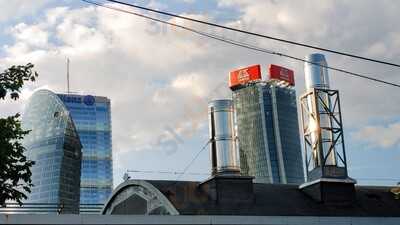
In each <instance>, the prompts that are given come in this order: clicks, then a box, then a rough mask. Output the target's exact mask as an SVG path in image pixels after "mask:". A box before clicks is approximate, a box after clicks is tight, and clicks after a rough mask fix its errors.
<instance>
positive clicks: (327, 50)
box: [83, 0, 400, 67]
mask: <svg viewBox="0 0 400 225" xmlns="http://www.w3.org/2000/svg"><path fill="white" fill-rule="evenodd" d="M83 1H85V0H83ZM106 1H108V2H113V3H117V4H121V5H125V6H129V7H133V8H137V9H141V10H146V11H150V12H154V13H158V14H162V15H166V16H171V17H175V18H179V19H184V20H189V21H192V22H196V23H200V24H205V25H208V26H213V27H218V28H222V29H226V30H230V31H235V32H239V33H244V34H247V35H252V36H256V37H261V38H266V39H270V40H274V41H279V42H283V43H287V44H291V45H297V46H301V47H305V48H311V49H316V50H319V51H324V52H330V53H334V54H339V55H343V56H347V57H351V58H357V59H361V60H366V61H370V62H375V63H380V64H384V65H389V66H394V67H400V64H395V63H391V62H386V61H382V60H377V59H372V58H367V57H364V56H359V55H355V54H351V53H346V52H341V51H337V50H332V49H328V48H322V47H318V46H315V45H309V44H304V43H300V42H295V41H290V40H286V39H282V38H277V37H272V36H269V35H265V34H259V33H254V32H250V31H246V30H241V29H237V28H233V27H228V26H223V25H220V24H216V23H211V22H206V21H202V20H198V19H193V18H190V17H186V16H181V15H177V14H173V13H170V12H165V11H161V10H156V9H151V8H148V7H143V6H138V5H134V4H130V3H126V2H121V1H116V0H106Z"/></svg>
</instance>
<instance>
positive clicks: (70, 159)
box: [22, 90, 82, 213]
mask: <svg viewBox="0 0 400 225" xmlns="http://www.w3.org/2000/svg"><path fill="white" fill-rule="evenodd" d="M22 125H23V127H24V129H26V130H31V132H30V133H29V134H28V135H27V136H26V137H25V139H24V143H23V145H24V147H25V148H26V149H27V152H26V153H27V157H28V158H29V159H31V160H33V161H35V165H34V166H33V167H32V182H33V184H34V187H33V188H32V192H31V193H30V194H29V195H28V201H27V202H30V203H53V204H60V205H64V206H63V208H64V209H63V213H78V212H79V196H80V195H79V191H80V189H79V188H80V176H81V157H82V154H81V148H82V147H81V143H80V140H79V136H78V134H77V132H76V129H75V125H74V123H73V121H72V119H71V117H70V115H69V112H68V110H67V109H66V107H65V105H64V104H63V102H62V101H61V100H60V99H59V97H58V96H57V95H56V94H54V93H53V92H51V91H48V90H39V91H37V92H35V93H34V94H33V95H32V97H31V98H30V100H29V103H28V105H27V106H26V108H25V112H24V115H23V119H22Z"/></svg>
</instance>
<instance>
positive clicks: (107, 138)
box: [58, 94, 113, 204]
mask: <svg viewBox="0 0 400 225" xmlns="http://www.w3.org/2000/svg"><path fill="white" fill-rule="evenodd" d="M58 96H59V98H60V99H61V100H62V101H63V103H64V105H65V106H66V108H67V109H68V111H69V112H70V115H71V117H72V119H73V121H74V123H75V125H76V128H77V131H78V134H79V137H80V141H81V143H82V173H81V174H82V175H81V194H80V196H81V198H80V199H81V204H103V203H104V202H105V201H106V200H107V198H108V197H109V195H110V194H111V191H112V187H113V178H112V176H113V172H112V141H111V109H110V100H109V99H108V98H106V97H99V96H91V95H76V94H58Z"/></svg>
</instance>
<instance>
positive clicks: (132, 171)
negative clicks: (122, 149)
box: [126, 170, 210, 176]
mask: <svg viewBox="0 0 400 225" xmlns="http://www.w3.org/2000/svg"><path fill="white" fill-rule="evenodd" d="M126 172H127V173H147V174H149V173H151V174H173V175H179V174H183V172H177V171H156V170H127V171H126ZM185 174H186V175H204V176H205V175H210V173H185Z"/></svg>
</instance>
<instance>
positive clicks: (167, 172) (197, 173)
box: [127, 170, 400, 181]
mask: <svg viewBox="0 0 400 225" xmlns="http://www.w3.org/2000/svg"><path fill="white" fill-rule="evenodd" d="M127 172H128V173H145V174H150V173H151V174H172V175H177V174H186V175H202V176H211V173H200V172H192V173H183V172H178V171H157V170H127ZM257 177H266V176H257ZM287 178H292V179H304V177H301V176H298V177H293V176H290V177H287ZM355 179H356V180H363V181H400V178H398V179H396V178H383V177H380V178H374V177H356V178H355Z"/></svg>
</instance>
